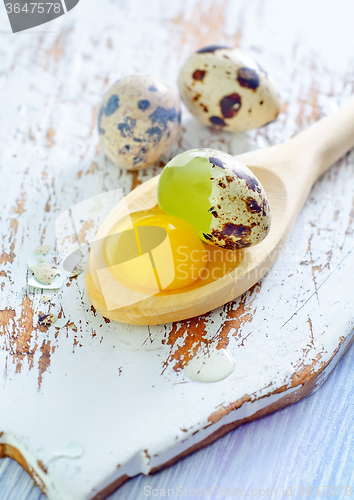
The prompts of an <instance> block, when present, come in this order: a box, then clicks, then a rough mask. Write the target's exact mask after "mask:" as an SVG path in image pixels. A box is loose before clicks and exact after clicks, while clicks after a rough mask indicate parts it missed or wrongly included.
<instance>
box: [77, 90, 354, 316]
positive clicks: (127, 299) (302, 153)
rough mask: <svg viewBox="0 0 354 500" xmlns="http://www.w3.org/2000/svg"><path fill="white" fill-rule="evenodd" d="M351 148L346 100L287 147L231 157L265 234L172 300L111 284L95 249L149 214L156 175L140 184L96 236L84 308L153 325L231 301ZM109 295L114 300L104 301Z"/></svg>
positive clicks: (260, 270)
mask: <svg viewBox="0 0 354 500" xmlns="http://www.w3.org/2000/svg"><path fill="white" fill-rule="evenodd" d="M353 146H354V100H351V101H350V102H349V103H348V104H346V106H344V107H342V108H340V109H339V110H338V111H336V112H335V113H333V114H332V115H330V116H328V117H326V118H323V119H322V120H320V121H318V122H317V123H315V124H314V125H312V126H310V127H309V128H308V129H306V130H305V131H303V132H301V133H299V134H298V135H296V136H295V137H293V138H292V139H291V140H290V141H287V142H285V143H283V144H280V145H277V146H272V147H269V148H266V149H263V150H257V151H252V152H249V153H245V154H242V155H238V156H236V158H237V159H238V160H240V161H241V162H243V163H244V164H245V165H246V166H247V167H248V168H249V169H250V170H251V171H252V172H253V173H254V174H255V176H256V177H257V178H258V180H259V181H260V182H261V184H262V185H263V187H264V189H265V192H266V194H267V197H268V201H269V204H270V208H271V213H272V225H271V229H270V232H269V234H268V236H267V237H266V238H265V239H264V240H263V241H262V242H261V243H259V244H258V245H255V246H254V247H249V248H246V249H244V250H242V251H239V252H240V258H239V259H238V263H237V265H236V267H234V268H233V269H232V270H231V271H229V272H227V273H226V274H224V275H223V276H222V277H220V278H219V279H216V280H215V281H212V282H209V283H207V284H203V282H201V283H200V286H197V287H187V288H186V289H180V290H178V291H177V292H176V293H166V294H165V293H159V294H156V295H152V296H147V295H144V294H142V293H140V292H136V291H133V290H130V289H127V288H125V287H123V286H121V285H120V284H119V283H118V282H116V281H115V282H114V280H112V277H111V274H110V271H109V269H103V267H104V266H103V264H102V263H103V261H104V257H103V242H104V239H105V237H106V236H107V235H108V234H109V231H110V230H111V228H112V227H113V226H114V225H115V224H117V221H119V220H120V219H123V218H124V217H126V216H127V215H128V214H133V213H135V212H139V211H144V210H151V209H153V208H154V207H156V205H157V184H158V179H159V176H156V177H154V178H153V179H151V180H149V181H147V182H146V183H144V184H142V185H141V186H139V187H138V188H136V189H135V190H134V191H132V192H131V193H129V194H128V195H127V196H126V197H125V198H124V199H123V200H122V201H121V202H119V203H118V204H117V205H116V207H115V208H114V209H113V210H112V212H111V213H110V214H109V216H108V217H107V219H106V220H105V222H104V223H103V225H102V226H101V228H100V229H99V231H98V232H97V235H96V237H95V241H94V243H93V246H92V250H91V252H90V257H89V260H88V267H87V272H86V289H87V293H88V295H89V298H90V300H91V302H92V304H93V305H94V307H95V308H96V309H97V310H98V311H99V312H100V313H101V314H102V315H103V316H104V317H106V318H109V319H111V320H114V321H119V322H123V323H130V324H141V325H153V324H163V323H168V322H171V321H180V320H183V319H187V318H191V317H194V316H198V315H201V314H204V313H206V312H208V311H211V310H212V309H215V308H217V307H220V306H222V305H223V304H225V303H226V302H229V301H230V300H233V299H235V298H236V297H238V296H239V295H241V294H242V293H244V292H245V291H247V290H248V289H249V288H250V287H252V286H253V285H254V284H255V283H257V281H259V280H260V279H261V278H262V277H263V276H264V275H265V274H266V273H267V272H268V271H269V269H270V268H271V267H272V265H273V264H274V263H275V261H276V259H277V258H278V256H279V254H280V252H281V250H282V248H283V246H284V244H285V242H286V240H287V237H288V235H289V233H290V231H291V228H292V226H293V224H294V222H295V219H296V217H297V215H298V213H299V212H300V210H301V208H302V206H303V204H304V203H305V201H306V199H307V196H308V194H309V192H310V190H311V187H312V185H313V184H314V182H315V181H316V180H317V179H318V177H319V176H320V175H321V174H322V173H324V172H325V171H326V170H327V169H328V168H329V167H330V166H331V165H332V164H333V163H335V162H336V161H337V160H338V159H339V158H340V157H341V156H343V155H344V154H345V153H346V152H347V151H349V150H350V149H351V148H352V147H353ZM100 263H101V264H100ZM98 269H99V271H98ZM103 282H104V283H105V289H104V291H103V290H102V283H103ZM112 296H114V297H116V299H114V300H112V299H111V298H110V297H112ZM117 305H118V307H117Z"/></svg>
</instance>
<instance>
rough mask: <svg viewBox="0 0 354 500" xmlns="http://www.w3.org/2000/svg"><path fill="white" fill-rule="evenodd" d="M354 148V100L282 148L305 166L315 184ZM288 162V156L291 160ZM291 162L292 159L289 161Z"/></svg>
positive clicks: (297, 162)
mask: <svg viewBox="0 0 354 500" xmlns="http://www.w3.org/2000/svg"><path fill="white" fill-rule="evenodd" d="M353 147H354V99H353V98H352V99H351V100H350V101H349V102H347V103H346V104H345V105H344V106H342V107H341V108H339V109H338V110H337V111H335V112H334V113H332V114H331V115H329V116H326V117H325V118H322V119H321V120H319V121H318V122H316V123H314V124H313V125H311V126H310V127H308V128H307V129H306V130H303V131H302V132H300V133H299V134H297V135H296V136H295V137H293V138H292V139H290V141H288V142H287V143H285V144H284V145H283V148H284V153H285V149H288V151H287V156H288V155H289V154H290V156H291V157H292V158H295V157H296V158H297V161H296V164H297V165H299V160H300V161H302V162H304V163H305V165H304V170H305V171H306V174H307V176H308V177H310V179H309V180H312V183H313V182H315V181H316V180H317V179H318V177H320V175H322V174H323V173H324V172H325V171H326V170H327V169H328V168H329V167H330V166H331V165H333V164H334V163H335V162H336V161H338V160H339V159H340V158H341V157H342V156H344V155H345V154H346V153H347V152H348V151H349V150H350V149H352V148H353ZM288 158H289V156H288ZM289 161H290V162H291V161H292V160H291V158H289Z"/></svg>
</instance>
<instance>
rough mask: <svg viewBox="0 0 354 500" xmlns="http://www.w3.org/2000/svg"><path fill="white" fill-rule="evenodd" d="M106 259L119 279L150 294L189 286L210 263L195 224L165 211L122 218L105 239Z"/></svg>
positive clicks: (110, 268)
mask: <svg viewBox="0 0 354 500" xmlns="http://www.w3.org/2000/svg"><path fill="white" fill-rule="evenodd" d="M104 258H105V262H106V264H107V266H108V267H109V270H110V272H111V273H112V275H113V276H114V278H115V279H117V280H118V281H119V282H120V283H122V284H123V285H124V286H126V287H128V288H130V289H132V290H137V291H140V292H147V293H159V292H161V291H163V290H165V291H169V290H177V289H180V288H184V287H186V286H189V285H191V284H192V283H194V282H195V281H197V280H198V279H199V278H200V277H201V274H202V272H203V270H204V269H205V268H206V266H207V259H206V258H205V250H204V245H203V243H202V241H201V240H200V238H199V237H198V234H197V232H196V231H195V229H194V228H193V226H192V225H191V224H189V223H188V222H186V221H184V220H183V219H180V218H179V217H175V216H171V215H168V214H166V213H165V212H163V211H162V210H155V211H154V213H149V214H146V212H145V213H144V212H141V213H140V214H133V215H132V217H131V218H129V219H126V220H125V221H124V222H122V221H120V222H119V223H118V224H117V225H116V226H114V228H113V229H112V231H111V232H110V235H109V236H107V238H106V240H105V243H104Z"/></svg>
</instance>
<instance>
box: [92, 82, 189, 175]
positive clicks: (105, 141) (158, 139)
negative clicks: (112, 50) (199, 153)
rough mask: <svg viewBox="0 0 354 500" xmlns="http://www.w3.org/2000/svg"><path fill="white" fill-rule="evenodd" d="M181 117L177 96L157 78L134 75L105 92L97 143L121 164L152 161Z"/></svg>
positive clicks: (168, 145)
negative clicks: (98, 141)
mask: <svg viewBox="0 0 354 500" xmlns="http://www.w3.org/2000/svg"><path fill="white" fill-rule="evenodd" d="M180 121H181V111H180V103H179V98H178V96H176V95H175V94H174V93H173V92H172V91H171V89H170V88H169V87H167V85H165V84H164V83H162V82H160V81H159V80H157V79H156V78H153V77H151V76H144V75H133V76H128V77H126V78H122V79H121V80H118V81H117V82H116V83H115V84H114V85H112V87H111V88H110V89H109V90H108V92H106V94H105V95H104V97H103V99H102V103H101V107H100V111H99V114H98V132H99V136H100V143H101V146H102V148H103V151H104V152H105V153H106V155H107V156H108V157H109V158H110V159H111V160H112V161H113V162H114V163H116V164H117V165H119V166H120V167H123V168H129V169H133V170H138V169H140V168H144V167H147V166H149V165H152V164H153V163H155V162H156V161H157V160H159V158H160V157H161V155H163V154H164V153H167V152H168V150H169V149H170V148H171V146H172V145H173V144H174V142H175V140H176V138H177V135H178V131H179V125H180Z"/></svg>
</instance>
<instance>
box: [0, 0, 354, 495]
mask: <svg viewBox="0 0 354 500" xmlns="http://www.w3.org/2000/svg"><path fill="white" fill-rule="evenodd" d="M81 3H83V2H80V5H79V6H78V7H76V8H75V9H74V10H73V11H72V12H71V13H70V14H67V15H66V16H64V18H63V19H58V20H57V21H55V24H53V26H55V30H57V31H56V32H54V33H44V34H33V35H32V36H30V35H28V36H27V38H23V37H22V38H21V37H19V36H17V37H13V38H8V40H7V41H6V47H7V50H6V51H4V52H1V54H0V57H1V61H2V67H3V68H4V69H3V73H1V75H0V84H1V96H0V100H1V103H2V116H1V121H0V150H1V155H2V165H5V167H6V168H3V170H2V177H1V180H2V183H1V186H0V190H1V192H0V201H1V214H2V229H3V235H2V236H3V238H2V249H1V256H0V264H1V265H0V277H1V280H2V283H1V288H0V294H1V295H0V300H1V302H0V328H1V329H0V366H1V369H2V372H3V384H2V386H1V389H0V398H1V402H2V408H6V411H2V412H1V413H0V455H7V456H11V457H13V458H15V459H16V460H18V461H19V462H20V463H21V464H22V465H23V466H24V467H26V468H28V470H29V471H30V473H31V475H32V476H33V477H34V479H35V481H36V482H37V484H39V485H40V487H41V488H42V489H43V490H44V491H45V492H46V493H47V495H48V497H49V498H50V499H65V500H71V499H73V500H74V499H75V500H79V499H84V498H95V497H96V498H103V497H104V496H105V495H106V494H108V493H109V492H110V491H112V490H113V489H114V488H116V487H118V486H119V485H120V484H121V483H122V482H123V481H124V480H126V479H127V477H128V476H133V475H136V474H139V473H144V474H147V473H149V472H151V471H154V470H156V469H157V468H159V467H161V466H163V465H165V464H169V463H171V461H173V460H174V459H176V457H180V456H183V454H185V453H190V452H191V451H193V450H194V449H197V448H198V447H200V446H204V445H206V444H208V443H209V442H211V441H212V440H214V439H216V438H217V437H218V436H220V435H221V434H222V433H224V432H227V431H228V430H230V429H231V428H233V427H235V426H237V425H240V424H241V423H243V422H246V421H249V420H252V419H254V418H258V417H260V416H262V415H264V414H266V413H268V412H271V411H275V410H277V409H279V408H281V407H283V406H285V405H288V404H291V403H293V402H295V401H297V400H299V399H301V398H302V397H304V396H306V395H307V394H309V393H311V392H313V391H314V390H315V389H316V388H317V387H319V386H320V385H321V383H322V382H323V381H324V380H325V378H326V377H327V376H328V374H329V373H330V371H331V369H332V368H333V367H334V365H335V363H336V362H337V361H338V359H339V358H340V357H341V356H342V355H343V353H344V352H345V350H346V348H347V347H348V346H349V344H350V342H351V341H352V339H353V335H352V332H353V319H354V314H353V307H352V298H351V294H350V291H351V288H352V287H351V277H352V276H353V271H354V257H353V247H354V200H353V192H354V175H353V174H354V168H353V163H354V162H353V156H352V154H350V155H349V156H347V157H346V158H345V159H343V160H342V161H341V162H339V163H338V164H337V165H336V166H335V167H333V168H332V169H331V170H330V171H329V172H328V173H327V174H326V175H325V176H323V177H322V179H321V180H320V181H319V182H318V183H317V184H316V186H315V187H314V189H313V191H312V193H311V195H310V198H309V200H308V202H307V203H306V205H305V207H304V209H303V211H302V212H301V214H300V217H299V219H298V221H297V223H296V225H295V227H294V229H293V232H292V234H291V236H290V239H289V241H288V243H287V244H286V246H285V249H284V251H283V253H282V254H281V256H280V258H279V260H278V261H277V263H276V264H275V266H274V267H273V268H272V270H271V271H270V272H269V273H268V274H267V275H266V277H265V278H264V279H263V280H262V281H261V282H260V283H258V284H256V285H255V286H254V287H253V288H252V289H251V290H250V291H249V292H247V293H246V294H245V295H243V296H242V297H241V298H239V299H238V300H236V301H234V302H232V303H229V304H227V305H226V306H225V307H223V308H221V309H219V310H216V311H214V312H212V313H210V314H208V315H205V316H203V317H199V318H194V319H192V320H190V321H184V322H182V323H176V324H173V325H171V324H170V325H163V326H154V327H150V328H148V327H137V326H134V327H133V326H129V325H120V324H118V323H112V322H107V321H105V320H104V319H103V318H102V317H101V316H100V315H99V314H97V313H96V312H95V311H94V310H93V309H92V308H91V305H90V303H89V301H88V299H87V296H86V294H85V288H84V276H83V275H79V276H78V277H77V278H71V279H70V278H67V277H66V278H65V280H64V284H63V286H62V288H61V289H60V291H59V292H57V293H55V294H54V298H53V300H52V302H51V303H47V304H44V303H43V302H42V300H41V295H42V293H41V291H38V290H35V289H33V288H31V287H28V285H27V273H28V271H27V265H26V263H27V261H28V259H29V258H30V257H31V255H32V253H33V250H34V248H35V247H36V246H37V245H39V244H40V243H48V244H50V245H51V246H52V247H51V251H50V253H49V258H53V259H54V258H56V256H61V257H63V256H65V254H66V253H69V252H70V251H71V250H72V249H73V248H74V247H75V245H76V244H75V243H74V242H73V240H72V238H69V239H67V240H65V241H63V239H59V240H58V241H56V233H55V221H56V220H57V218H58V216H59V215H60V214H62V213H64V214H65V213H66V211H67V210H68V208H70V207H72V206H74V205H75V206H77V207H78V209H77V219H76V222H77V229H78V232H79V234H80V239H81V241H82V243H86V244H88V243H90V241H91V240H92V238H93V236H94V233H95V231H96V229H97V227H98V225H99V221H100V218H101V217H102V216H103V212H104V210H105V209H107V208H108V207H105V204H104V203H103V202H101V201H100V200H106V199H107V197H106V196H105V197H104V198H102V197H100V195H102V193H107V192H109V191H111V190H115V189H119V188H122V189H123V190H124V192H125V193H127V192H128V191H129V190H130V189H131V188H132V187H134V186H136V185H137V184H138V183H140V182H143V181H144V180H147V179H149V178H151V176H152V175H155V174H157V173H159V171H160V170H161V166H156V167H154V168H152V169H149V170H147V171H145V172H139V173H138V174H136V173H134V174H132V173H129V172H128V173H126V172H121V171H119V170H118V169H117V168H116V167H115V166H114V165H113V164H111V163H110V162H109V161H108V160H106V159H105V158H104V156H103V155H102V153H101V152H100V151H99V149H98V148H97V146H96V145H97V142H98V139H97V134H96V130H95V120H96V113H97V104H98V102H99V99H100V96H101V94H102V93H103V91H104V90H105V89H107V87H108V86H109V84H110V83H112V82H113V81H114V80H115V79H116V78H118V77H119V76H121V73H122V68H124V73H125V74H129V73H133V72H135V71H136V70H137V69H144V70H145V71H149V72H151V73H154V74H156V75H158V76H160V77H164V78H165V79H166V80H167V81H168V82H169V83H170V84H171V85H172V86H175V81H176V76H177V71H178V66H179V65H180V64H181V63H182V61H183V59H184V57H186V55H187V54H188V53H189V52H190V51H191V50H194V49H195V48H198V47H200V46H202V45H205V44H207V43H208V42H209V41H210V39H211V37H212V36H213V37H214V39H213V41H217V42H220V43H231V44H236V45H240V46H241V48H246V49H250V47H251V46H252V47H257V46H258V47H259V50H258V51H257V50H255V49H254V50H253V53H252V52H251V55H253V56H254V57H256V58H258V60H259V61H260V62H261V63H262V65H264V66H265V67H266V68H267V70H268V71H269V72H270V73H272V74H273V75H274V77H275V78H276V79H277V81H278V84H279V87H280V91H281V94H282V97H283V99H284V100H285V103H286V105H285V107H284V113H283V114H282V115H280V117H279V119H278V120H277V122H275V123H274V124H271V125H269V126H267V127H265V128H263V129H261V130H259V131H253V132H250V133H248V134H238V135H231V134H225V133H221V132H220V133H215V132H211V131H209V130H207V129H205V128H204V127H201V126H199V125H198V124H196V122H195V121H194V120H193V119H192V118H191V117H190V116H189V115H188V114H187V113H186V112H185V113H184V121H183V126H184V129H183V133H182V135H181V138H180V142H179V144H178V145H177V146H176V148H175V151H174V152H173V153H177V152H179V151H181V150H185V149H190V148H191V147H197V146H201V147H205V146H210V147H214V148H217V149H222V150H224V151H227V152H230V153H232V154H240V153H242V152H244V151H247V150H249V149H254V148H257V147H263V146H267V145H271V144H273V143H278V142H282V141H284V140H286V139H287V138H289V137H290V136H291V135H293V134H294V133H295V132H296V131H298V130H299V129H301V128H303V127H305V126H307V125H308V124H309V123H311V122H312V121H314V120H315V119H317V118H319V117H320V116H321V115H322V114H323V115H325V114H327V113H329V112H330V110H331V109H332V108H333V107H335V106H336V105H337V102H339V101H340V100H343V101H344V100H345V98H346V95H347V94H348V93H350V86H349V84H348V81H349V80H348V77H346V76H345V75H346V74H347V72H348V71H349V70H348V68H350V54H349V49H348V52H345V51H343V52H341V54H340V56H338V55H335V54H333V55H331V52H330V51H329V47H328V45H327V46H326V43H327V44H329V43H330V41H327V38H328V37H327V36H326V33H325V30H323V32H322V31H321V29H320V28H319V31H318V32H317V34H316V36H317V38H319V39H320V40H322V42H323V46H320V45H318V40H314V39H312V38H311V36H310V34H309V33H310V31H311V30H309V31H307V32H306V33H308V38H305V41H302V43H299V42H298V41H297V32H296V30H295V29H294V30H293V31H291V28H289V27H288V30H287V32H286V34H284V36H285V37H286V40H288V43H287V44H274V46H273V43H274V42H273V39H272V34H271V31H269V32H267V31H265V28H264V29H263V31H262V29H261V30H259V31H257V30H255V29H254V26H253V24H252V22H253V21H252V19H253V18H254V12H253V11H252V7H247V9H246V11H244V12H243V13H242V12H241V11H239V10H237V8H236V7H235V6H234V4H233V2H222V1H220V2H215V3H214V5H215V7H214V6H212V7H211V6H210V5H209V4H208V5H207V6H204V7H203V5H202V4H199V3H198V2H190V7H189V10H188V9H187V10H184V7H183V5H182V2H181V3H180V2H176V4H175V5H174V6H172V7H171V8H170V9H167V10H166V11H164V10H163V9H160V10H159V9H156V10H153V11H149V12H148V11H144V9H143V7H142V10H141V12H142V15H141V19H140V21H139V23H140V24H139V26H140V28H139V29H137V30H136V31H134V36H133V35H132V33H131V31H132V30H131V26H133V25H134V26H135V24H134V19H135V18H134V15H136V11H134V9H133V7H129V6H122V5H118V4H116V5H113V4H111V3H110V2H109V1H108V0H107V1H106V0H104V1H102V2H100V5H99V6H97V5H96V4H95V3H94V2H93V0H92V1H91V0H86V2H85V8H84V7H83V6H81ZM275 3H276V2H275ZM278 7H279V9H281V6H280V0H279V5H278ZM307 8H310V7H307ZM311 8H314V9H315V7H311ZM317 8H319V4H318V5H317ZM272 12H273V10H272V9H271V8H270V7H269V8H268V10H266V13H265V14H264V15H265V16H266V20H267V22H268V23H270V18H271V13H272ZM198 16H199V17H198ZM242 16H243V17H242ZM111 19H115V20H116V21H115V23H112V22H111ZM195 19H200V20H201V22H203V26H204V28H203V29H201V28H196V26H197V25H198V23H196V22H195ZM227 19H235V21H234V23H233V24H232V26H231V27H230V25H229V24H227ZM241 21H242V29H241ZM1 22H3V21H2V20H1ZM6 22H7V21H6ZM295 24H296V23H295ZM1 29H7V27H3V26H2V25H1ZM284 29H285V28H284ZM279 30H280V32H281V33H283V27H282V25H281V24H280V25H279ZM217 32H218V33H225V34H224V35H222V36H221V35H220V36H218V37H217V40H215V37H216V35H215V33H217ZM267 34H268V38H267ZM152 35H154V36H152ZM122 46H124V50H122ZM141 47H144V49H143V50H142V49H141ZM309 47H310V48H311V47H313V48H314V50H315V49H316V50H318V51H321V52H320V53H319V54H317V55H316V56H314V58H313V59H311V58H309V56H308V54H309V53H310V51H309ZM151 54H154V58H152V56H151ZM171 54H173V55H174V57H171ZM257 56H258V57H257ZM325 56H326V58H327V59H326V64H324V63H323V59H321V58H323V57H325ZM112 61H114V62H112ZM284 61H286V64H284ZM112 64H113V66H112ZM328 66H329V67H331V71H329V70H328ZM284 68H285V69H284ZM299 68H301V71H298V69H299ZM290 89H291V91H290ZM19 96H21V97H19ZM173 153H172V154H173ZM166 159H167V158H166ZM80 202H83V204H82V205H78V204H79V203H80ZM112 202H113V199H112ZM94 207H96V208H95V209H93V208H94ZM97 207H101V208H99V209H98V208H97ZM43 293H44V294H45V295H48V294H49V293H51V292H43ZM45 313H54V314H57V315H61V316H62V317H64V316H65V318H67V319H68V324H67V326H66V327H64V328H62V329H58V330H57V329H56V328H55V327H54V326H51V327H49V328H48V327H45V326H40V325H39V323H38V317H39V315H42V314H45ZM203 346H207V347H209V348H210V349H212V348H213V347H216V346H217V347H219V348H223V347H227V348H228V349H229V351H230V352H231V354H232V356H233V357H234V359H235V362H236V367H235V370H234V372H233V373H232V374H231V375H230V376H229V377H228V378H226V379H225V380H223V381H221V382H217V383H212V384H204V383H201V382H195V381H192V380H190V379H189V378H188V377H187V376H186V375H185V373H184V371H183V368H184V367H185V365H186V364H187V363H188V361H189V360H190V359H191V357H192V356H193V354H194V353H195V352H196V351H197V350H198V349H200V348H201V347H203Z"/></svg>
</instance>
